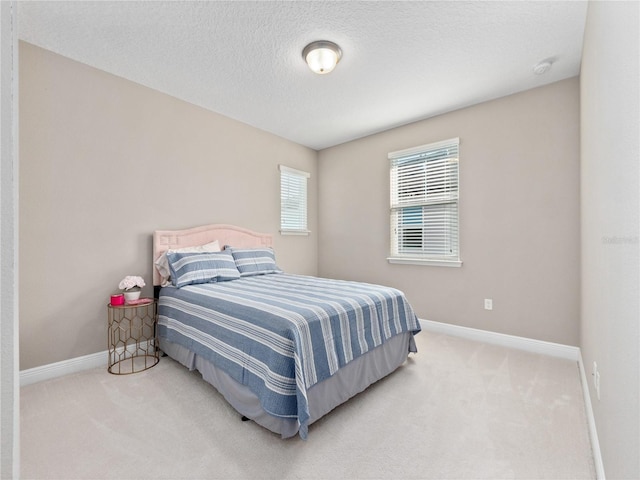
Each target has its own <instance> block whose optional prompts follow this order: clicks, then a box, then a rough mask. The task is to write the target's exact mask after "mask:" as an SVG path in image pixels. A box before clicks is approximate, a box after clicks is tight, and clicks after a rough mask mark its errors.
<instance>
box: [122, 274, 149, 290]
mask: <svg viewBox="0 0 640 480" xmlns="http://www.w3.org/2000/svg"><path fill="white" fill-rule="evenodd" d="M144 286H145V283H144V279H143V278H142V277H135V276H131V275H128V276H126V277H124V278H123V279H122V281H121V282H120V285H118V287H119V288H120V289H121V290H131V289H132V288H136V287H138V288H142V287H144Z"/></svg>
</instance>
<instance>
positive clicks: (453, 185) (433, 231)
mask: <svg viewBox="0 0 640 480" xmlns="http://www.w3.org/2000/svg"><path fill="white" fill-rule="evenodd" d="M459 146H460V139H459V138H451V139H449V140H444V141H441V142H435V143H430V144H427V145H420V146H418V147H413V148H408V149H405V150H399V151H396V152H391V153H389V156H388V158H389V167H390V171H389V180H390V187H391V190H390V203H391V208H390V215H389V217H390V227H391V228H390V233H391V249H390V256H389V257H388V258H387V261H388V262H389V263H398V264H410V265H433V266H444V267H460V266H462V260H461V259H460V233H459V232H460V226H459V216H460V209H459V190H460V175H459ZM434 187H435V188H434ZM430 189H431V190H435V193H434V192H430V191H429V190H430ZM400 215H402V216H403V218H400ZM407 217H409V220H408V221H407ZM403 222H404V223H403ZM412 223H415V224H416V227H415V228H413V229H412V228H407V227H406V226H407V225H409V226H410V225H411V224H412ZM418 225H419V227H418ZM403 226H404V227H405V228H402V227H403ZM411 230H414V232H411ZM415 230H421V232H418V233H416V232H415ZM429 237H432V238H433V237H438V240H437V241H431V242H430V241H429ZM412 243H413V244H414V245H413V246H412V245H411V244H412Z"/></svg>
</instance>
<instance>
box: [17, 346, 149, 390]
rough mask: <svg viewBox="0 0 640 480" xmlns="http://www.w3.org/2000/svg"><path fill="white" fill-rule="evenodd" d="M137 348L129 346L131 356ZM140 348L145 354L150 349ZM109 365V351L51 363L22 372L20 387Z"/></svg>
mask: <svg viewBox="0 0 640 480" xmlns="http://www.w3.org/2000/svg"><path fill="white" fill-rule="evenodd" d="M132 347H133V348H132ZM135 348H136V344H134V343H131V344H129V345H128V346H127V350H128V352H129V354H130V353H132V352H133V351H135ZM139 348H140V351H139V353H141V354H142V353H145V352H146V351H147V350H148V348H149V345H148V342H141V343H140V345H139ZM123 351H124V347H118V348H116V354H117V355H122V352H123ZM108 363H109V351H108V350H105V351H103V352H98V353H92V354H91V355H85V356H84V357H77V358H71V359H69V360H63V361H61V362H56V363H50V364H49V365H43V366H41V367H35V368H30V369H28V370H22V371H21V372H20V386H21V387H24V386H25V385H31V384H32V383H37V382H42V381H43V380H50V379H52V378H57V377H62V376H64V375H69V374H72V373H78V372H82V371H83V370H91V369H92V368H104V369H105V370H106V369H107V364H108Z"/></svg>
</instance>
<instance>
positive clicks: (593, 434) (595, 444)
mask: <svg viewBox="0 0 640 480" xmlns="http://www.w3.org/2000/svg"><path fill="white" fill-rule="evenodd" d="M578 367H579V368H580V381H581V382H582V396H583V397H584V405H585V410H586V413H587V423H588V424H589V438H590V440H591V451H592V452H593V463H594V466H595V469H596V478H597V479H598V480H605V475H604V464H603V463H602V454H601V453H600V442H599V441H598V431H597V430H596V419H595V417H594V416H593V408H592V406H591V393H590V392H589V383H588V382H589V380H588V379H587V374H586V373H585V369H584V363H583V361H582V353H580V358H579V359H578Z"/></svg>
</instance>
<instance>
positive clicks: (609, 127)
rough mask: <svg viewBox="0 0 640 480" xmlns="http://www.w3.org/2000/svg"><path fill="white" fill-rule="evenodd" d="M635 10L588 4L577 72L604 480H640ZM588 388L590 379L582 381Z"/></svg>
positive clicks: (587, 287)
mask: <svg viewBox="0 0 640 480" xmlns="http://www.w3.org/2000/svg"><path fill="white" fill-rule="evenodd" d="M639 17H640V4H638V3H637V2H590V3H589V10H588V14H587V24H586V29H585V39H584V53H583V60H582V71H581V110H582V113H581V117H582V118H581V151H582V164H581V166H582V169H581V177H582V179H581V188H582V192H581V193H582V202H581V205H582V312H581V313H582V315H581V342H580V343H581V348H582V357H583V360H584V364H585V368H586V369H587V372H588V373H589V374H591V372H592V368H593V367H592V365H593V362H594V361H595V362H597V364H598V370H599V371H600V399H599V400H598V398H597V395H596V392H595V389H594V387H593V382H591V381H590V382H589V389H590V394H591V400H592V405H593V411H594V416H595V420H596V425H597V430H598V438H599V441H600V447H601V448H600V450H601V452H602V458H603V464H604V470H605V472H606V476H607V478H619V479H621V478H629V479H631V478H633V479H637V478H640V454H639V452H640V407H639V403H640V353H639V349H640V241H639V238H640V221H639V213H638V212H639V210H638V207H639V206H640V205H639V202H640V194H639V191H640V181H639V180H640V179H639V176H640V165H639V163H640V160H639V159H640V146H639V138H638V137H639V134H640V121H639V112H640V92H639V82H640V66H639V63H638V60H639V58H640V51H639V49H638V44H639V40H640V37H639V34H638V32H639V30H640V25H639ZM589 379H590V380H591V375H589Z"/></svg>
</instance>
